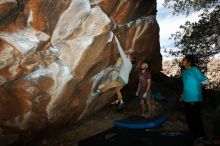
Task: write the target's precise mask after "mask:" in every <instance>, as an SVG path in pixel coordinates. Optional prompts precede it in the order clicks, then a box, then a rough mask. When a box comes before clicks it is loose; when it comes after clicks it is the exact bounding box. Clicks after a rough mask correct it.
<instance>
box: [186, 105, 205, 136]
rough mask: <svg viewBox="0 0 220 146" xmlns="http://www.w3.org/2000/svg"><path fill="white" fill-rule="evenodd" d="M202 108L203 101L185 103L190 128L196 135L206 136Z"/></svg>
mask: <svg viewBox="0 0 220 146" xmlns="http://www.w3.org/2000/svg"><path fill="white" fill-rule="evenodd" d="M201 109H202V103H201V102H190V103H188V102H185V103H184V113H185V116H186V121H187V124H188V127H189V130H190V131H191V132H192V133H194V134H195V136H196V137H202V136H205V130H204V127H203V122H202V117H201Z"/></svg>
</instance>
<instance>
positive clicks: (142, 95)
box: [138, 90, 153, 100]
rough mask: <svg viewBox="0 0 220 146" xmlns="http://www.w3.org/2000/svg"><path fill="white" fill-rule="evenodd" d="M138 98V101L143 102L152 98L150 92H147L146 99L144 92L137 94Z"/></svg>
mask: <svg viewBox="0 0 220 146" xmlns="http://www.w3.org/2000/svg"><path fill="white" fill-rule="evenodd" d="M138 97H139V98H140V99H144V100H149V99H153V96H152V94H151V90H149V91H148V92H147V96H146V97H144V92H140V93H139V94H138Z"/></svg>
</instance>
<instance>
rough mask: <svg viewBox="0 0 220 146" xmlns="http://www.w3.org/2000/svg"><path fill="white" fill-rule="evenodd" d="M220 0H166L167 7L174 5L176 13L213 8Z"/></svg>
mask: <svg viewBox="0 0 220 146" xmlns="http://www.w3.org/2000/svg"><path fill="white" fill-rule="evenodd" d="M216 3H218V0H165V1H164V6H165V7H172V8H173V13H174V14H179V13H184V14H187V15H188V14H189V13H190V12H192V11H199V10H201V9H209V8H212V7H214V6H215V5H216Z"/></svg>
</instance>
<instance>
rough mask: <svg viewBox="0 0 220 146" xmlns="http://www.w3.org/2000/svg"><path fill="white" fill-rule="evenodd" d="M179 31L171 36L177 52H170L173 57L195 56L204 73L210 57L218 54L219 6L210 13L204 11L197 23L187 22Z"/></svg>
mask: <svg viewBox="0 0 220 146" xmlns="http://www.w3.org/2000/svg"><path fill="white" fill-rule="evenodd" d="M180 29H181V30H180V31H178V32H176V33H175V34H172V36H171V38H172V39H174V41H175V46H176V47H177V48H178V50H176V51H175V50H171V51H170V54H171V55H174V56H183V55H186V54H192V55H195V56H196V58H197V59H198V61H197V62H198V66H199V67H200V68H201V69H202V70H203V71H206V65H207V63H208V62H209V59H210V57H212V56H214V55H215V54H218V53H220V6H216V8H215V9H214V10H213V11H212V12H207V11H204V13H202V14H201V15H200V20H199V21H198V22H194V23H191V22H189V21H187V22H186V23H185V24H184V25H181V26H180Z"/></svg>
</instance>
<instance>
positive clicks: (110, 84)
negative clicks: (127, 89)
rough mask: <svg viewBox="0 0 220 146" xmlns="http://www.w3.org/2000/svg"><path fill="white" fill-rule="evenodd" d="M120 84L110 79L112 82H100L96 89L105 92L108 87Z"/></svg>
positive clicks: (119, 85)
mask: <svg viewBox="0 0 220 146" xmlns="http://www.w3.org/2000/svg"><path fill="white" fill-rule="evenodd" d="M121 86H122V85H121V83H120V82H118V81H117V80H116V81H112V82H109V83H106V84H101V85H100V86H99V87H98V89H99V90H101V92H106V91H108V90H109V89H112V88H117V87H121Z"/></svg>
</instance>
